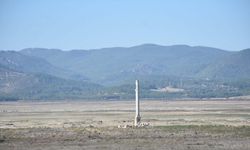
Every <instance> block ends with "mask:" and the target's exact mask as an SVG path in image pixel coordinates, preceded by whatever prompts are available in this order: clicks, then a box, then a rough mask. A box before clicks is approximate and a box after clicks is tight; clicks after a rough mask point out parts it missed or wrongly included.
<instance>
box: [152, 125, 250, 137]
mask: <svg viewBox="0 0 250 150" xmlns="http://www.w3.org/2000/svg"><path fill="white" fill-rule="evenodd" d="M155 128H157V129H161V130H167V131H169V132H177V133H178V132H183V131H195V132H203V133H204V132H205V133H211V134H223V135H225V134H227V135H232V136H240V137H242V136H243V137H250V126H227V125H171V126H155Z"/></svg>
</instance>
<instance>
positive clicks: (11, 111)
mask: <svg viewBox="0 0 250 150" xmlns="http://www.w3.org/2000/svg"><path fill="white" fill-rule="evenodd" d="M134 107H135V106H134V101H133V100H131V101H92V102H91V101H84V102H79V101H74V102H72V101H64V102H59V101H57V102H25V101H23V102H1V103H0V150H2V149H3V150H12V149H14V150H15V149H16V150H17V149H20V150H27V149H28V150H29V149H43V150H44V149H45V150H46V149H47V150H49V149H52V150H53V149H69V150H78V149H171V150H185V149H205V150H206V149H207V150H208V149H225V150H232V149H235V150H236V149H237V150H238V149H240V150H249V149H250V100H223V101H222V100H213V101H208V100H196V101H195V100H193V101H192V100H179V101H149V100H144V101H142V102H141V116H142V122H146V123H149V126H147V127H143V128H135V127H132V128H125V129H123V128H118V127H117V126H118V125H133V119H134Z"/></svg>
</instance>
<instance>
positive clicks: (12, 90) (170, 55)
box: [0, 44, 250, 99]
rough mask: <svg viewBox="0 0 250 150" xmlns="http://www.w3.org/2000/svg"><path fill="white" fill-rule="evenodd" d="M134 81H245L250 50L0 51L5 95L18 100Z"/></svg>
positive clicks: (74, 94)
mask: <svg viewBox="0 0 250 150" xmlns="http://www.w3.org/2000/svg"><path fill="white" fill-rule="evenodd" d="M135 79H139V80H142V82H145V83H150V84H151V85H149V86H152V87H155V88H160V87H164V86H169V82H173V83H174V82H176V85H175V86H177V81H178V82H180V80H181V81H182V82H187V83H188V82H189V80H192V81H199V83H202V84H203V82H207V81H208V80H209V81H211V82H213V85H215V86H218V85H219V84H217V83H220V84H221V82H222V81H223V82H226V84H228V82H230V83H231V82H237V81H245V80H247V81H248V80H249V79H250V49H245V50H241V51H226V50H221V49H217V48H211V47H204V46H188V45H173V46H161V45H156V44H143V45H138V46H133V47H113V48H102V49H93V50H69V51H63V50H60V49H45V48H27V49H23V50H20V51H0V94H1V95H2V97H3V99H8V97H12V98H13V95H15V96H16V98H17V99H50V98H52V99H55V98H58V99H67V98H72V99H81V98H91V97H92V96H91V94H92V95H99V96H100V97H105V96H107V97H109V96H110V93H111V97H112V96H114V93H119V92H120V93H122V92H121V91H116V90H114V89H115V88H114V87H117V88H118V89H119V88H121V87H124V85H131V84H133V82H134V80H135ZM152 81H154V82H152ZM215 82H216V83H215ZM163 83H165V85H164V84H163ZM194 83H195V82H192V84H194ZM189 84H190V85H191V83H189ZM223 84H224V83H223ZM147 86H148V85H147ZM189 87H190V86H189ZM247 87H248V86H247ZM145 88H146V86H145ZM186 88H187V87H186ZM236 88H237V87H236ZM111 89H112V90H111ZM230 89H231V88H230ZM186 91H188V89H186ZM244 91H247V90H244ZM112 93H113V94H112ZM148 93H150V92H148ZM86 95H88V96H86ZM186 95H187V93H186ZM191 95H192V94H191ZM118 96H119V94H118ZM100 97H96V96H94V97H93V98H100Z"/></svg>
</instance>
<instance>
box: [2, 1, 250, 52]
mask: <svg viewBox="0 0 250 150" xmlns="http://www.w3.org/2000/svg"><path fill="white" fill-rule="evenodd" d="M142 43H155V44H161V45H174V44H188V45H192V46H195V45H203V46H211V47H217V48H222V49H227V50H241V49H245V48H249V47H250V0H171V1H170V0H0V49H2V50H3V49H12V50H19V49H22V48H27V47H44V48H60V49H92V48H101V47H113V46H133V45H138V44H142Z"/></svg>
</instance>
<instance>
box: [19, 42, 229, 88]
mask: <svg viewBox="0 0 250 150" xmlns="http://www.w3.org/2000/svg"><path fill="white" fill-rule="evenodd" d="M21 53H22V54H25V55H28V56H35V57H41V58H43V59H46V60H47V61H48V62H50V63H51V64H53V65H54V66H57V67H61V68H65V69H69V70H73V71H75V72H78V73H81V74H84V75H86V76H88V77H89V78H90V79H92V81H95V82H99V83H103V84H105V83H108V82H109V80H110V79H113V80H116V79H117V80H119V81H122V80H124V79H126V78H128V77H135V76H151V75H170V76H181V77H194V76H195V75H197V74H198V73H199V72H200V71H201V70H202V69H204V68H205V67H207V66H208V65H209V64H211V63H213V62H215V61H216V60H218V59H220V58H222V57H224V56H227V55H230V53H231V52H227V51H223V50H220V49H215V48H209V47H190V46H187V45H175V46H160V45H154V44H144V45H139V46H134V47H129V48H120V47H115V48H104V49H98V50H89V51H86V50H72V51H60V50H53V49H52V50H49V49H24V50H22V51H21Z"/></svg>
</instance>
